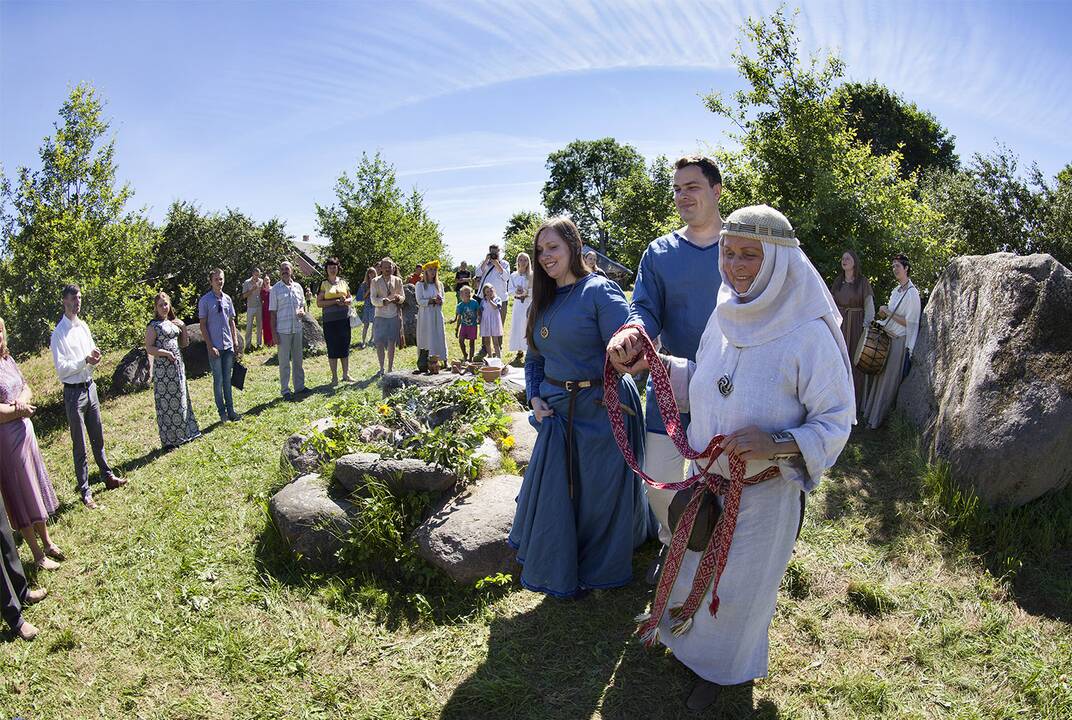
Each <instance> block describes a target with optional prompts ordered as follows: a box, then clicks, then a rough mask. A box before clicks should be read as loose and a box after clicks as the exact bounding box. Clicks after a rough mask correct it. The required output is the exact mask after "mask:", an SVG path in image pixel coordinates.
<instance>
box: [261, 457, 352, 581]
mask: <svg viewBox="0 0 1072 720" xmlns="http://www.w3.org/2000/svg"><path fill="white" fill-rule="evenodd" d="M268 507H269V510H270V511H271V514H272V521H273V522H274V523H275V526H276V528H278V530H279V534H280V535H281V536H282V537H283V540H285V541H286V543H287V545H288V546H289V547H290V549H291V551H292V552H293V553H294V554H295V555H296V556H297V558H298V560H299V562H300V563H301V564H303V565H304V566H306V567H307V568H309V569H311V570H334V569H337V568H338V567H339V559H338V552H339V550H340V549H341V548H342V546H343V540H342V538H344V537H345V535H346V533H347V532H349V530H350V527H351V522H350V517H351V515H352V513H353V512H354V508H353V506H352V505H351V504H350V503H349V502H347V501H346V500H338V499H335V498H332V497H331V496H330V495H328V491H327V483H326V482H325V481H324V479H323V478H321V477H320V476H319V475H316V474H310V475H302V476H301V477H299V478H298V479H297V480H295V481H294V482H292V483H290V484H288V485H287V486H286V487H284V488H283V489H282V490H280V491H279V492H277V493H276V494H275V495H273V496H272V499H271V501H270V502H269V503H268Z"/></svg>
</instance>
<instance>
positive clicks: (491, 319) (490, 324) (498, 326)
mask: <svg viewBox="0 0 1072 720" xmlns="http://www.w3.org/2000/svg"><path fill="white" fill-rule="evenodd" d="M481 294H482V295H483V296H484V299H483V300H482V301H481V303H480V345H481V347H482V348H483V349H484V356H485V357H502V334H503V326H502V316H501V315H499V308H500V307H501V306H502V300H500V299H499V296H498V295H496V294H495V288H494V287H492V285H491V283H487V284H485V285H484V289H483V291H482V293H481Z"/></svg>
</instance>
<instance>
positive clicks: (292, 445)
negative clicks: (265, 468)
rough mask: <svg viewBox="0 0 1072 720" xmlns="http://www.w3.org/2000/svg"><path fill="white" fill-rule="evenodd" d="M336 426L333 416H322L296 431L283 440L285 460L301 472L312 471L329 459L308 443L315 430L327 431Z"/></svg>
mask: <svg viewBox="0 0 1072 720" xmlns="http://www.w3.org/2000/svg"><path fill="white" fill-rule="evenodd" d="M334 426H335V421H334V420H333V419H332V418H321V419H320V420H317V421H315V422H313V423H311V424H310V425H309V427H308V428H306V429H304V430H302V431H301V432H296V433H294V434H293V435H291V436H290V437H288V438H287V439H286V440H284V441H283V462H284V463H286V464H288V465H290V466H291V467H292V468H294V469H295V470H297V471H298V472H299V473H303V474H304V473H311V472H313V471H314V470H316V469H317V468H318V467H320V465H321V464H322V463H323V462H324V461H325V460H327V456H325V455H321V454H320V453H318V452H317V451H316V450H315V449H314V448H312V447H310V446H309V445H308V444H307V443H308V441H309V438H310V437H312V436H313V433H314V432H315V431H319V432H322V433H323V432H326V431H328V430H329V429H331V428H332V427H334Z"/></svg>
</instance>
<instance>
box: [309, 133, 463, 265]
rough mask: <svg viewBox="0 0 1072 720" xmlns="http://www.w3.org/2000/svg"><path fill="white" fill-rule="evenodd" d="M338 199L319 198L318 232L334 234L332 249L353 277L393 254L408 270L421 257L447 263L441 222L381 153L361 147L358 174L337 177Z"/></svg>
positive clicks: (395, 259) (326, 235) (448, 262)
mask: <svg viewBox="0 0 1072 720" xmlns="http://www.w3.org/2000/svg"><path fill="white" fill-rule="evenodd" d="M335 197H336V204H334V205H331V206H329V207H324V206H322V205H319V204H317V206H316V215H317V220H318V225H319V232H320V234H321V235H323V236H324V237H327V238H329V239H330V241H331V242H330V245H329V252H330V253H331V254H332V255H335V256H337V257H338V258H339V260H340V262H341V263H342V265H343V267H344V268H346V269H347V272H348V273H349V274H350V275H352V276H353V277H354V278H358V277H361V276H363V275H364V271H365V269H366V268H368V267H370V266H371V265H373V264H375V263H377V262H379V261H380V259H381V258H383V257H384V256H385V255H389V256H390V257H391V259H393V260H394V261H395V262H396V263H397V264H398V266H399V268H401V272H402V273H403V274H408V273H409V271H410V269H411V268H413V267H414V265H416V264H417V263H418V262H427V261H429V260H432V259H435V258H438V259H440V261H441V262H443V263H444V265H446V266H447V267H449V266H450V265H451V260H450V258H449V257H448V256H447V255H446V253H445V249H444V247H443V238H442V235H441V233H440V231H439V226H438V224H436V222H435V221H434V220H432V219H431V218H430V217H429V215H428V212H427V210H426V209H425V207H424V199H423V197H422V196H421V194H420V193H419V192H418V191H417V190H416V189H414V190H413V191H412V192H411V193H410V194H409V196H404V195H403V193H402V190H401V188H399V186H398V183H397V181H396V179H395V170H394V167H393V166H392V165H391V164H390V163H388V162H386V161H385V160H384V159H383V158H382V157H381V156H380V154H379V153H376V154H375V155H374V156H372V157H371V158H370V157H369V156H368V154H366V153H362V155H361V162H360V163H359V164H358V167H357V170H356V171H355V173H354V175H353V177H351V176H350V175H348V174H347V173H345V172H344V173H343V174H342V175H341V176H339V179H338V181H337V182H336V183H335Z"/></svg>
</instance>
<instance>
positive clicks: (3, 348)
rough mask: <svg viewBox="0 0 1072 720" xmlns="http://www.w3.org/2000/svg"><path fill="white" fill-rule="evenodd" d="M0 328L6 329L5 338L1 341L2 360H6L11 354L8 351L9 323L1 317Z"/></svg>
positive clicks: (0, 356) (0, 353) (0, 357)
mask: <svg viewBox="0 0 1072 720" xmlns="http://www.w3.org/2000/svg"><path fill="white" fill-rule="evenodd" d="M0 328H3V329H4V338H3V339H2V340H0V359H3V358H6V357H7V356H8V355H10V354H11V353H9V352H8V350H7V323H6V322H4V318H2V317H0Z"/></svg>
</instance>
